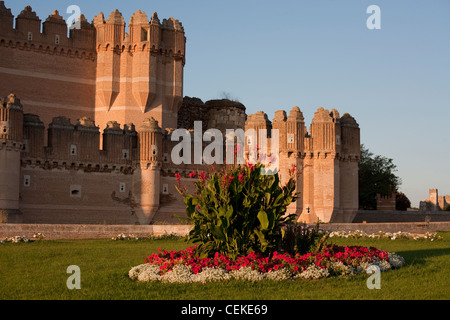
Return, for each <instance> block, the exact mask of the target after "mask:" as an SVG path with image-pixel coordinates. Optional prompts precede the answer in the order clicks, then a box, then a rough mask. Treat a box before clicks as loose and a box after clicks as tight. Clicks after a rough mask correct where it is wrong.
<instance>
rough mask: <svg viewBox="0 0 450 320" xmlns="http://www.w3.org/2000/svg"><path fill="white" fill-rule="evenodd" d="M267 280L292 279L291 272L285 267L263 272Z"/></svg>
mask: <svg viewBox="0 0 450 320" xmlns="http://www.w3.org/2000/svg"><path fill="white" fill-rule="evenodd" d="M265 278H266V279H267V280H274V281H283V280H289V279H292V274H291V272H290V271H289V270H288V269H287V268H281V269H278V270H271V271H269V272H267V273H266V274H265Z"/></svg>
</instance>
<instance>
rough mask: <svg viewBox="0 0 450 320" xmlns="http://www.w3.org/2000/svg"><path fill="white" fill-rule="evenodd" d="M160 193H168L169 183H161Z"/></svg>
mask: <svg viewBox="0 0 450 320" xmlns="http://www.w3.org/2000/svg"><path fill="white" fill-rule="evenodd" d="M162 193H163V194H169V185H168V184H163V190H162Z"/></svg>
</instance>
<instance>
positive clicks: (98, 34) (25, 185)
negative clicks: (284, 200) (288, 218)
mask: <svg viewBox="0 0 450 320" xmlns="http://www.w3.org/2000/svg"><path fill="white" fill-rule="evenodd" d="M78 25H79V28H73V29H70V33H69V36H67V24H66V22H65V21H64V20H63V18H62V17H61V16H60V15H59V13H58V12H57V11H55V12H53V14H51V15H50V16H49V17H48V18H47V19H46V20H45V22H43V23H42V25H41V20H40V19H39V17H37V15H36V13H35V12H34V11H33V10H32V8H31V7H29V6H27V7H26V8H25V9H24V10H23V11H22V12H21V13H20V14H19V15H18V16H17V17H16V19H15V25H14V16H13V14H12V13H11V10H10V9H8V8H6V7H5V4H4V2H3V1H0V96H3V97H5V98H3V99H1V100H0V213H1V221H0V222H7V223H59V224H73V223H77V224H102V223H107V224H150V223H158V222H164V223H172V222H176V221H177V220H174V218H172V215H173V214H178V215H183V214H184V213H185V208H184V204H183V201H182V198H181V196H180V195H179V194H178V192H177V191H176V189H175V185H176V178H175V174H176V173H179V174H181V175H182V177H183V178H182V180H183V183H185V184H187V185H188V186H192V184H193V180H192V179H190V178H189V176H188V174H189V172H191V171H192V170H205V171H206V170H208V168H209V166H208V165H206V164H181V165H176V164H174V162H173V161H172V159H171V154H172V150H173V148H174V147H175V145H176V144H177V142H175V141H172V137H171V136H172V134H173V132H174V130H175V129H177V128H185V129H188V130H190V131H189V132H191V133H192V134H193V131H192V129H193V124H194V122H195V121H202V125H203V127H202V129H203V130H206V129H207V128H217V129H219V130H221V131H223V132H225V130H226V129H239V128H245V130H247V129H255V130H260V129H268V130H270V129H278V130H279V141H277V142H274V141H271V139H272V138H270V137H269V144H271V143H272V144H273V143H279V151H280V152H279V158H280V174H281V177H282V178H283V177H284V178H285V177H287V176H288V174H287V172H288V170H289V169H290V168H292V165H295V166H296V167H297V168H298V169H299V172H300V174H299V176H298V179H297V188H298V190H299V191H300V196H299V199H298V201H297V202H295V203H293V204H292V205H291V206H290V207H289V211H290V212H292V213H296V214H298V216H299V220H301V221H306V222H315V221H317V219H318V218H319V219H320V220H321V221H323V222H329V221H336V222H338V221H340V222H351V221H352V219H353V217H354V215H355V214H356V211H357V209H358V161H359V155H360V134H359V126H358V124H357V122H356V121H355V119H354V118H353V117H351V116H350V115H349V114H344V115H343V116H340V115H339V113H338V111H337V110H335V109H333V110H331V111H328V110H325V109H324V108H319V109H318V110H317V112H316V113H315V114H314V119H313V120H312V123H311V126H310V128H309V130H307V128H306V126H305V121H304V117H303V114H302V112H301V110H300V109H299V108H298V107H294V108H293V109H292V110H290V112H289V113H286V112H285V111H282V110H281V111H277V112H276V113H275V117H274V119H273V121H270V120H269V119H268V117H267V115H266V114H265V113H263V112H257V113H255V114H252V115H246V113H245V106H243V105H242V104H240V103H237V102H233V101H229V100H212V101H207V102H205V103H203V101H201V100H200V99H193V98H188V97H183V68H184V65H185V57H186V56H185V48H186V46H185V45H186V37H185V33H184V28H183V26H182V24H181V23H180V22H179V21H178V20H175V19H173V18H170V19H164V20H163V21H162V22H161V21H160V19H159V18H158V15H157V14H156V13H154V14H153V15H152V16H151V18H150V19H149V18H148V16H147V15H146V14H145V13H144V12H141V11H137V12H136V13H134V14H133V15H132V17H131V19H130V21H129V24H128V32H126V31H127V29H126V23H125V21H124V18H123V16H122V14H121V13H120V12H119V11H117V10H116V11H114V12H112V13H111V14H110V15H109V17H108V18H107V19H105V17H104V15H103V13H100V14H99V15H98V16H96V17H95V18H94V20H93V22H92V23H89V22H88V21H87V20H86V19H85V17H84V16H83V15H81V16H80V18H79V20H78ZM41 29H42V32H41ZM269 132H270V131H269ZM257 143H258V141H255V144H257ZM206 146H207V143H205V142H203V147H206ZM248 148H249V146H246V155H248Z"/></svg>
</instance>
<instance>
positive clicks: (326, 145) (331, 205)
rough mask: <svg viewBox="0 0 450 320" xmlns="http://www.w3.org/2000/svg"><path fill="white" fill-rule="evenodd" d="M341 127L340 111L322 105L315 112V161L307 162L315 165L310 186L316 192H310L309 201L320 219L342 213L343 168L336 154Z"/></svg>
mask: <svg viewBox="0 0 450 320" xmlns="http://www.w3.org/2000/svg"><path fill="white" fill-rule="evenodd" d="M340 131H341V128H340V123H339V114H338V112H337V111H336V110H332V112H329V111H328V110H325V109H324V108H319V109H318V110H317V112H316V113H315V114H314V118H313V120H312V124H311V129H310V134H311V139H312V150H313V159H314V161H313V163H308V165H313V173H312V175H313V176H312V177H311V176H310V185H309V190H311V189H312V190H313V195H312V194H311V193H310V194H309V197H308V198H307V199H306V201H307V202H308V205H309V210H310V212H309V214H312V215H313V216H314V215H315V216H316V217H317V218H319V219H320V220H321V221H330V220H331V219H332V217H333V215H337V214H339V213H340V212H339V207H340V203H339V200H340V197H339V179H340V170H339V169H340V168H339V159H338V157H337V155H338V154H339V152H340V141H338V140H339V139H337V137H338V136H340ZM309 174H311V172H309ZM311 180H313V181H311ZM311 182H312V184H311ZM311 196H312V197H311Z"/></svg>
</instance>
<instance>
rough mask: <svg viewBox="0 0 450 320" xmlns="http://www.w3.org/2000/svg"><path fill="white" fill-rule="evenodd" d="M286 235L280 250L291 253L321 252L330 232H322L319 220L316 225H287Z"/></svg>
mask: <svg viewBox="0 0 450 320" xmlns="http://www.w3.org/2000/svg"><path fill="white" fill-rule="evenodd" d="M285 230H286V231H285V236H284V237H283V240H282V241H281V245H280V250H282V251H284V252H288V253H290V254H295V253H299V254H302V255H303V254H306V253H308V252H320V251H321V250H322V248H323V246H324V244H325V243H326V240H327V239H328V233H324V232H321V231H320V229H319V222H317V224H316V226H315V227H311V226H309V225H307V224H306V223H304V224H298V223H292V224H288V225H286V226H285Z"/></svg>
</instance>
